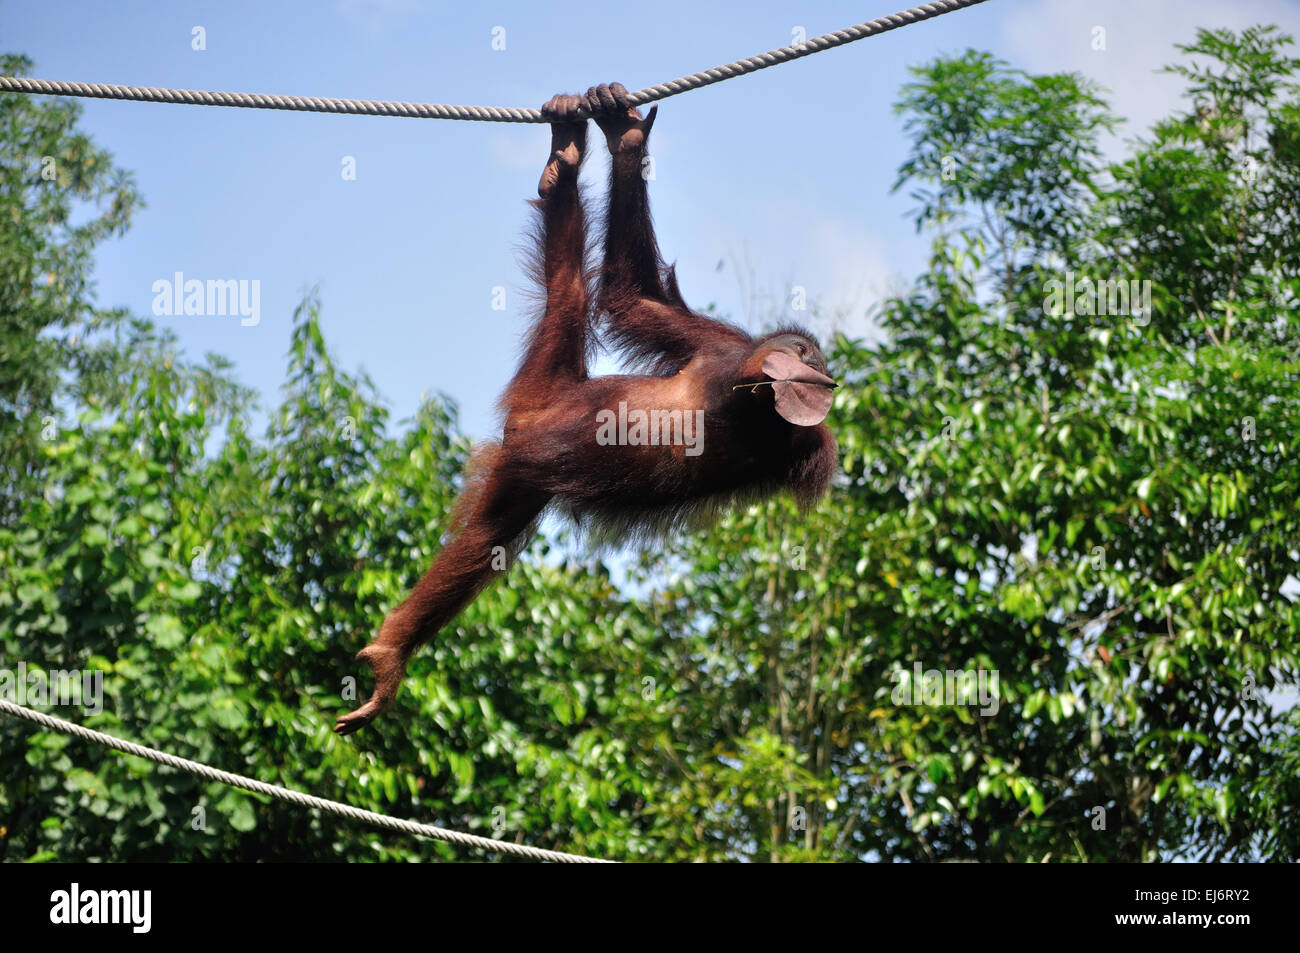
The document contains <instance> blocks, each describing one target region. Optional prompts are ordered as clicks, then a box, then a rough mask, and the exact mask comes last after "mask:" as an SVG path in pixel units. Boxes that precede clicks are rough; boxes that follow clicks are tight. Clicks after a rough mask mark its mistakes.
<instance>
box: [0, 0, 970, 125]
mask: <svg viewBox="0 0 1300 953" xmlns="http://www.w3.org/2000/svg"><path fill="white" fill-rule="evenodd" d="M984 2H985V0H935V2H933V3H924V4H922V5H920V6H918V7H912V8H911V9H910V10H903V11H901V12H899V13H894V14H890V15H889V16H886V17H880V18H879V19H877V20H868V21H867V22H866V23H859V24H858V25H857V26H851V27H847V28H846V29H843V30H838V31H836V32H834V33H827V34H825V35H823V36H818V37H814V38H812V39H811V40H805V41H804V42H802V43H797V44H793V45H791V46H783V47H781V48H780V49H776V50H769V51H768V52H766V53H760V54H759V55H757V56H751V57H749V58H748V59H743V60H736V61H735V62H734V63H728V64H726V65H725V66H718V67H715V68H713V69H710V70H705V71H704V72H702V73H693V74H691V75H690V76H683V77H681V78H680V79H674V80H671V81H669V82H667V83H660V84H659V85H658V86H647V87H646V88H645V89H640V90H637V91H636V92H635V93H632V94H630V95H629V96H628V100H629V101H630V102H631V103H632V105H634V106H643V105H645V104H646V103H653V102H657V101H658V100H660V99H667V98H668V97H669V96H676V95H677V94H678V93H684V92H687V91H688V90H692V89H699V88H700V87H701V86H709V85H711V84H713V83H720V82H722V81H723V80H724V79H732V78H734V77H736V76H743V75H745V74H746V73H753V72H756V71H757V70H761V69H767V68H768V67H769V66H775V65H777V64H778V63H786V62H789V61H790V60H797V59H799V58H801V57H804V56H811V55H812V54H813V53H820V52H821V51H822V50H829V49H832V48H834V47H837V46H843V45H844V44H845V43H853V42H856V41H857V40H864V39H866V38H867V37H869V36H876V35H878V34H880V33H888V32H889V31H890V30H896V29H898V28H899V27H901V26H908V25H909V24H912V23H920V22H921V21H922V20H929V19H930V18H931V17H937V16H942V15H943V14H945V13H953V12H955V11H957V10H962V9H965V8H966V7H973V6H975V4H977V3H984ZM0 91H7V92H15V93H40V94H44V95H51V96H83V97H88V98H92V99H129V100H133V101H136V102H150V103H183V104H186V105H190V106H240V107H244V108H247V109H292V110H301V111H305V112H319V113H350V114H354V115H361V116H403V117H406V118H409V119H464V120H469V121H472V122H539V123H540V122H546V119H544V118H543V117H542V113H541V110H539V109H516V108H513V107H510V106H449V105H445V104H442V103H402V102H392V101H389V100H372V99H324V98H320V97H317V96H279V95H276V94H273V93H223V92H210V91H208V90H201V89H169V88H166V87H162V88H158V87H154V86H114V85H111V84H108V83H76V82H68V81H63V80H48V79H29V78H27V77H24V76H0ZM580 115H582V116H586V115H587V112H586V110H585V108H584V109H582V110H580Z"/></svg>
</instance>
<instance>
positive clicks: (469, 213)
mask: <svg viewBox="0 0 1300 953" xmlns="http://www.w3.org/2000/svg"><path fill="white" fill-rule="evenodd" d="M911 2H912V0H867V2H862V0H858V2H823V3H811V4H799V5H794V4H790V3H788V2H780V3H778V2H770V0H759V2H756V3H748V4H743V5H741V4H736V5H715V4H706V3H700V2H677V0H661V2H658V3H656V4H653V5H651V6H645V5H636V6H633V5H630V4H601V5H596V4H588V3H574V4H571V5H565V6H560V5H555V4H546V5H541V4H516V3H484V4H465V3H435V2H424V0H334V2H328V3H275V4H268V3H253V2H242V0H241V2H227V3H187V2H172V3H164V2H149V3H146V2H122V3H112V4H105V3H98V2H63V0H46V2H42V3H19V2H13V0H0V46H2V47H3V48H4V49H5V50H7V51H11V52H21V53H25V54H27V55H28V56H30V57H31V58H32V59H33V60H34V61H35V70H34V75H35V76H38V77H43V78H50V79H72V80H83V81H89V82H106V83H123V84H130V85H143V86H178V87H191V88H200V89H220V90H239V91H250V92H273V93H293V94H301V95H320V96H336V97H346V98H364V99H394V100H415V101H424V102H450V103H471V104H480V105H508V106H537V105H540V104H541V102H542V101H543V100H545V99H546V98H547V97H549V96H550V95H551V94H552V93H554V92H557V91H562V90H563V91H579V90H583V89H585V88H586V87H587V86H589V85H591V84H593V83H597V82H608V81H614V80H617V81H620V82H623V83H624V84H626V85H627V86H628V87H629V88H632V89H636V88H640V87H643V86H648V85H651V84H653V83H657V82H662V81H664V80H668V79H672V78H675V77H677V76H680V75H683V74H687V73H692V72H695V71H697V70H701V69H705V68H707V67H711V66H715V65H718V64H720V63H723V62H727V61H730V60H733V59H737V58H740V57H743V56H749V55H752V54H754V53H757V52H761V51H764V50H768V49H771V48H773V47H777V46H782V45H785V44H786V43H789V42H791V39H792V31H793V30H794V29H795V28H796V27H802V28H804V29H805V30H806V32H807V34H808V35H809V36H812V35H816V34H819V33H824V32H828V31H831V30H834V29H838V28H840V27H843V26H847V25H850V24H854V23H858V22H861V21H862V20H865V19H869V18H871V17H876V16H881V15H884V14H887V13H891V12H894V11H896V10H898V9H902V8H903V7H905V6H907V5H908V4H909V3H911ZM1256 22H1276V23H1279V24H1281V25H1282V26H1283V27H1284V28H1286V29H1287V30H1288V32H1291V33H1293V34H1295V35H1300V4H1297V3H1295V2H1292V0H1235V2H1232V3H1223V2H1217V0H1143V2H1141V3H1138V4H1135V3H1132V2H1131V0H1125V2H1119V0H1099V2H1087V3H1085V2H1082V0H1038V2H1030V0H991V2H989V3H987V4H984V5H981V6H978V7H975V8H973V9H971V10H966V11H962V12H958V13H954V14H950V15H948V16H945V17H941V18H939V19H936V20H931V21H929V22H926V23H923V24H918V25H913V26H910V27H906V28H904V29H902V30H898V31H895V32H893V33H890V34H887V35H885V36H882V37H875V38H872V39H868V40H864V41H862V42H860V43H855V44H852V45H850V46H848V47H845V48H842V49H838V50H833V51H830V52H826V53H821V54H818V55H815V56H812V57H809V58H806V59H803V60H800V61H798V62H795V63H791V64H786V65H784V66H779V67H775V68H772V69H769V70H765V71H762V72H760V73H757V74H753V75H750V76H746V77H742V78H740V79H736V80H732V81H729V82H726V83H722V84H718V85H714V86H711V87H709V88H707V89H704V90H698V91H696V92H692V93H688V94H685V95H682V96H678V97H674V98H672V99H670V100H668V101H666V102H665V103H663V104H662V105H661V107H660V115H659V121H658V123H657V124H656V126H655V132H654V137H653V140H652V147H653V148H652V151H653V152H654V154H655V157H656V179H655V181H654V182H652V183H651V189H652V192H651V195H652V203H653V206H654V211H655V217H656V222H657V225H658V227H659V237H660V244H661V246H662V248H663V250H664V254H665V256H666V257H667V258H668V259H669V260H676V261H677V263H678V271H679V275H680V277H681V282H682V288H683V292H684V293H685V295H686V298H687V300H688V301H690V302H691V303H692V304H693V305H695V306H697V307H704V306H706V305H708V304H710V303H715V304H716V305H717V307H718V308H719V310H720V311H721V312H722V313H724V314H726V315H728V316H730V317H731V318H732V319H733V320H737V321H739V322H741V323H743V324H749V325H754V324H755V323H756V322H759V321H762V320H763V319H765V318H767V317H770V316H772V315H774V314H776V313H777V312H776V311H775V310H774V309H775V308H777V307H779V305H780V303H781V302H783V301H785V300H787V299H786V295H787V294H788V289H789V287H790V286H791V285H795V284H798V285H803V286H804V287H806V288H807V289H808V294H809V296H810V298H812V299H814V300H816V301H818V302H819V303H820V304H821V306H822V309H823V311H824V312H825V317H824V318H823V319H822V322H821V324H820V326H819V328H818V329H819V330H821V331H822V332H825V331H827V330H828V329H829V328H830V327H831V326H832V325H834V326H838V327H841V328H843V329H845V330H847V331H849V332H850V333H854V334H859V335H861V334H866V333H869V331H870V323H869V321H868V319H867V318H866V316H865V315H866V313H867V309H868V308H869V306H870V305H871V304H872V303H873V302H874V301H876V300H878V299H879V298H880V297H881V296H882V295H883V294H884V293H886V292H888V291H890V290H891V289H898V288H901V287H904V286H905V284H906V281H907V280H908V277H909V276H911V275H913V274H915V273H916V272H917V271H918V270H919V268H920V267H921V266H922V264H923V263H924V256H925V249H926V240H925V239H924V238H923V237H919V236H917V235H916V234H915V233H914V231H913V228H912V225H911V223H910V221H908V219H907V212H908V209H909V208H910V204H911V203H910V201H909V199H908V198H907V196H906V195H905V194H902V193H900V194H890V191H889V187H890V186H891V185H892V184H893V181H894V174H895V170H896V169H897V167H898V165H899V163H900V162H901V161H902V159H903V157H904V156H905V154H906V148H907V144H906V142H905V140H904V139H903V138H902V135H901V128H900V124H899V121H898V119H897V117H895V116H894V115H893V114H892V112H891V109H890V107H891V105H892V103H893V102H894V100H895V98H896V96H897V93H898V89H899V87H900V86H901V85H902V84H903V83H905V82H907V81H908V79H909V76H908V73H907V67H908V66H909V65H913V64H918V63H922V62H925V61H927V60H929V59H931V58H933V57H935V56H937V55H940V54H945V53H954V52H959V51H961V50H963V49H965V48H966V47H975V48H979V49H985V50H989V51H992V52H993V53H995V54H996V55H998V56H1000V57H1002V58H1003V59H1005V60H1007V61H1009V62H1010V63H1011V64H1012V65H1013V66H1017V67H1020V68H1024V69H1028V70H1031V71H1036V72H1045V71H1056V70H1078V71H1080V72H1083V73H1085V74H1086V75H1088V76H1090V77H1092V78H1094V79H1096V80H1098V81H1099V82H1101V83H1103V84H1104V85H1106V86H1107V87H1109V88H1110V89H1111V95H1112V99H1113V101H1114V102H1115V103H1116V105H1117V107H1118V109H1119V111H1120V112H1121V114H1123V115H1126V116H1128V117H1130V119H1131V120H1132V122H1131V124H1130V127H1129V128H1128V129H1127V130H1126V131H1125V134H1126V135H1132V134H1134V133H1136V132H1139V131H1140V130H1141V129H1142V128H1144V127H1145V126H1146V124H1147V123H1149V122H1150V121H1151V120H1152V119H1154V118H1156V117H1157V116H1159V115H1162V114H1164V113H1165V112H1166V111H1167V110H1168V109H1170V108H1172V107H1174V106H1175V105H1176V103H1177V95H1176V94H1177V89H1178V86H1177V83H1176V81H1174V80H1173V79H1171V78H1166V77H1161V76H1159V75H1158V74H1155V73H1154V72H1153V71H1154V70H1155V69H1157V68H1158V67H1159V66H1161V65H1162V64H1164V63H1166V62H1168V61H1169V60H1170V59H1171V58H1172V57H1173V56H1174V55H1175V54H1174V51H1173V43H1174V42H1178V41H1187V40H1188V39H1190V38H1191V36H1192V34H1193V30H1194V28H1195V27H1196V26H1198V25H1199V26H1229V27H1232V28H1235V29H1240V28H1241V27H1243V26H1246V25H1249V24H1251V23H1256ZM195 26H202V27H203V28H204V30H205V32H206V47H207V48H206V50H203V51H195V50H193V49H192V48H191V31H192V29H193V27H195ZM494 27H504V29H505V40H506V48H505V50H503V51H494V50H493V49H492V31H493V28H494ZM1096 27H1101V28H1103V29H1104V30H1105V31H1106V34H1105V35H1106V49H1104V50H1096V49H1094V48H1093V36H1094V30H1095V28H1096ZM81 102H82V103H83V105H84V110H85V112H84V118H83V121H82V126H83V128H84V129H85V130H86V131H87V132H88V133H89V134H90V135H91V136H92V137H93V138H94V139H95V140H96V141H97V142H98V143H99V144H100V145H102V146H104V147H106V148H108V149H109V150H110V151H111V152H112V153H113V154H114V156H115V159H116V162H117V163H118V164H119V165H120V166H122V167H124V168H126V169H130V170H132V171H133V172H134V173H135V175H136V181H137V184H138V185H139V187H140V189H141V191H142V193H143V194H144V196H145V200H146V202H147V203H148V208H146V209H145V210H143V211H142V212H140V213H139V214H138V215H137V216H136V218H135V222H134V225H133V227H132V229H131V230H130V232H128V234H127V235H126V236H125V237H123V238H121V239H118V240H114V241H111V242H108V243H106V244H105V245H104V246H103V247H102V248H101V249H100V251H99V252H98V255H97V268H96V283H97V293H98V297H99V300H100V302H101V304H103V305H105V306H119V305H120V306H125V307H128V308H130V309H131V310H133V311H135V312H136V313H139V314H149V313H150V310H151V304H152V301H153V297H154V294H153V291H152V290H151V289H152V286H153V283H154V282H155V281H157V280H158V279H161V278H170V277H171V276H172V275H173V273H175V272H177V271H181V272H183V273H184V274H185V275H186V276H187V277H197V278H200V279H225V278H236V279H241V278H242V279H258V280H259V281H260V283H261V321H260V323H259V324H258V325H257V326H256V327H242V326H240V323H239V321H238V319H237V318H219V317H205V318H194V317H190V318H185V317H170V318H168V317H164V318H159V319H157V320H159V322H160V323H165V324H167V325H168V326H171V327H173V328H175V330H176V331H177V332H178V333H179V335H180V337H181V341H182V343H183V344H184V346H185V347H186V349H187V351H188V352H189V353H190V354H192V355H195V356H197V355H200V354H202V353H203V352H205V351H209V350H211V351H218V352H220V353H223V354H225V355H227V356H228V357H230V358H232V359H233V360H234V361H235V362H236V366H237V371H238V374H239V376H240V378H241V379H242V380H243V381H244V382H245V383H247V384H249V385H252V386H253V387H255V388H257V389H258V390H259V391H260V392H261V393H262V394H263V397H264V401H265V403H266V404H267V405H274V402H275V400H276V399H277V395H278V388H279V386H280V383H281V381H282V379H283V371H284V362H285V351H286V349H287V345H288V333H289V328H290V322H291V316H292V313H293V309H294V306H295V304H296V303H297V302H298V300H299V298H300V297H301V293H302V291H303V289H304V288H306V287H308V286H310V285H313V284H316V283H320V284H321V285H322V297H323V324H324V328H325V333H326V336H327V339H328V341H329V342H330V345H331V348H332V349H333V351H334V353H335V354H336V356H338V357H339V358H340V360H341V362H342V363H343V364H344V366H346V367H349V368H358V367H363V368H365V369H366V370H367V371H369V372H370V373H371V374H372V375H373V376H374V377H375V379H376V381H377V382H378V383H379V385H380V387H381V389H382V391H383V393H384V394H385V396H386V397H387V398H388V400H389V401H390V403H391V406H392V408H393V410H394V412H395V414H396V415H397V417H398V418H401V417H404V416H406V415H409V414H410V413H411V411H412V410H413V409H414V408H415V406H416V405H417V403H418V401H419V398H420V395H421V393H422V392H425V391H431V392H432V391H442V392H444V393H446V394H448V395H450V396H451V397H453V398H455V399H456V401H457V402H458V403H459V404H460V407H461V411H462V426H463V427H464V429H465V430H466V432H468V433H469V434H470V435H471V436H473V437H476V438H483V437H488V436H491V435H492V433H493V430H494V414H493V405H494V402H495V400H496V396H497V394H498V393H499V392H500V390H501V389H502V387H503V386H504V384H505V382H506V380H507V379H508V377H509V375H510V373H511V371H512V369H513V366H514V363H515V360H516V357H517V353H518V345H519V340H520V337H521V335H522V333H523V331H524V328H525V322H526V315H527V302H526V299H525V298H524V296H523V294H522V293H521V292H523V291H524V289H525V280H524V277H523V273H522V271H521V269H520V267H519V255H518V250H519V247H520V243H521V241H522V236H523V229H524V226H525V224H526V222H527V213H528V209H527V207H526V206H525V204H524V202H525V200H526V199H528V198H529V197H531V196H533V195H534V194H535V188H536V181H537V175H538V172H539V171H540V169H541V166H542V164H543V162H544V160H545V157H546V152H547V143H548V133H547V131H546V129H545V127H542V126H516V125H500V124H484V123H462V122H443V121H425V120H407V119H379V118H368V117H350V116H328V115H316V114H306V113H289V112H273V111H263V110H246V109H215V108H201V107H187V106H170V105H154V104H136V103H124V102H108V101H95V100H82V101H81ZM593 144H594V145H598V144H599V139H595V140H593ZM1111 146H1112V148H1113V149H1114V150H1116V152H1118V151H1119V150H1120V149H1122V143H1120V142H1119V141H1116V142H1115V143H1112V144H1111ZM345 156H353V157H355V159H356V170H357V178H356V180H355V181H345V180H344V179H343V178H342V176H341V175H340V170H341V168H342V163H343V158H344V157H345ZM601 159H603V156H599V155H598V154H596V153H594V152H593V160H594V161H591V162H590V163H589V165H588V168H587V171H586V175H587V181H588V183H589V185H590V186H591V187H592V188H593V191H594V192H596V193H597V194H598V193H599V191H600V189H601V188H603V170H604V166H603V163H602V162H601V161H600V160H601ZM498 286H504V287H505V288H506V289H507V294H506V303H507V307H506V309H505V310H504V311H497V310H493V309H492V307H491V303H492V295H493V289H494V288H495V287H498Z"/></svg>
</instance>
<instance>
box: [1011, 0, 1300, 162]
mask: <svg viewBox="0 0 1300 953" xmlns="http://www.w3.org/2000/svg"><path fill="white" fill-rule="evenodd" d="M1002 10H1003V30H1002V43H1000V44H999V45H998V49H999V51H1000V53H1001V55H1002V56H1003V58H1004V59H1007V60H1008V61H1009V62H1011V63H1013V64H1014V65H1016V66H1019V67H1021V68H1023V69H1026V70H1028V71H1030V72H1035V73H1045V72H1051V73H1059V72H1079V73H1082V74H1083V75H1084V76H1087V77H1088V78H1090V79H1093V80H1096V81H1097V82H1099V83H1101V84H1102V85H1103V86H1105V87H1107V89H1108V93H1107V99H1108V100H1109V101H1110V102H1111V104H1112V106H1113V108H1114V110H1115V112H1117V113H1118V114H1119V115H1121V116H1123V117H1124V118H1125V119H1127V120H1128V122H1126V123H1125V124H1124V125H1123V126H1121V127H1120V130H1119V135H1120V137H1121V138H1135V137H1137V136H1139V135H1145V134H1146V133H1147V130H1148V129H1149V128H1150V127H1151V125H1152V123H1154V122H1155V121H1156V120H1157V119H1162V118H1165V117H1166V116H1169V115H1171V114H1173V113H1175V112H1177V111H1178V110H1179V109H1186V108H1187V107H1186V104H1185V102H1184V101H1183V100H1182V99H1181V93H1182V90H1183V87H1184V84H1183V80H1182V78H1181V77H1179V76H1174V75H1170V74H1166V73H1162V72H1159V70H1160V68H1161V67H1163V66H1166V65H1168V64H1169V63H1172V62H1176V61H1177V60H1178V59H1180V58H1183V54H1182V53H1180V52H1179V51H1178V50H1176V49H1174V44H1175V43H1189V42H1191V41H1192V40H1194V39H1195V37H1196V29H1197V28H1198V27H1205V28H1209V29H1220V28H1225V27H1226V28H1227V29H1230V30H1234V31H1238V32H1239V31H1241V30H1242V29H1243V28H1245V27H1248V26H1254V25H1257V24H1268V23H1276V24H1277V25H1278V26H1280V27H1281V28H1282V30H1283V32H1285V33H1289V34H1291V35H1292V36H1300V6H1296V5H1293V4H1280V3H1278V2H1277V0H1233V2H1231V3H1225V2H1222V0H1140V2H1134V0H1091V2H1089V3H1086V4H1083V3H1077V2H1073V0H1070V2H1066V0H1053V2H1046V3H1044V2H1041V0H1036V2H1033V3H1020V4H1017V5H1014V6H1006V7H1003V8H1002ZM1098 28H1100V29H1102V30H1104V31H1105V33H1104V38H1105V49H1104V50H1095V49H1093V42H1094V36H1095V33H1094V31H1095V30H1096V29H1098ZM1293 49H1294V48H1293ZM1291 55H1295V54H1294V51H1293V52H1292V54H1291ZM1107 146H1108V149H1107V151H1108V153H1110V154H1111V156H1112V157H1118V155H1120V154H1121V153H1122V152H1123V151H1124V150H1123V149H1122V145H1121V143H1120V142H1119V141H1114V142H1110V143H1107Z"/></svg>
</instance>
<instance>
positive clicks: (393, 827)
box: [0, 698, 613, 864]
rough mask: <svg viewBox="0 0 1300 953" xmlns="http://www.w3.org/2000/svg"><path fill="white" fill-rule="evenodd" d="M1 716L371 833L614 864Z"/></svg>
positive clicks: (49, 720)
mask: <svg viewBox="0 0 1300 953" xmlns="http://www.w3.org/2000/svg"><path fill="white" fill-rule="evenodd" d="M0 713H3V714H6V715H13V716H14V717H15V718H23V719H26V720H27V721H30V722H34V723H36V724H38V725H41V726H42V727H44V728H48V729H50V730H51V731H59V732H62V733H63V734H65V735H72V736H73V737H75V738H81V739H83V740H85V741H92V742H94V743H95V744H98V745H103V746H104V747H106V748H112V749H114V750H116V751H121V752H124V753H125V754H131V755H135V756H136V757H137V758H146V759H148V760H149V761H154V762H157V763H158V764H165V765H167V766H168V767H169V768H179V769H180V770H182V771H186V772H188V773H189V774H193V775H196V776H198V777H200V778H205V779H207V780H209V781H219V782H221V783H222V784H228V785H230V786H231V787H236V788H243V789H244V790H245V791H253V792H255V793H257V794H265V795H267V796H269V797H275V798H279V799H280V800H282V801H288V802H289V803H290V804H297V805H298V806H299V807H310V808H315V809H316V810H320V811H325V812H326V813H327V814H337V815H338V816H339V817H346V818H350V819H351V820H354V821H361V822H362V823H365V824H373V825H374V826H376V827H383V828H386V829H388V830H390V831H400V832H401V833H403V834H414V835H415V836H416V837H431V838H433V839H434V840H441V841H447V842H449V843H452V844H459V845H460V846H462V847H475V848H478V849H480V850H497V851H501V852H502V853H504V854H518V855H519V856H521V857H531V858H532V859H533V860H553V861H556V862H558V863H562V864H607V863H613V861H607V860H597V859H595V858H593V857H582V856H579V855H578V854H563V853H560V852H559V851H554V850H542V849H541V848H538V847H529V846H528V845H526V844H511V843H508V842H506V841H499V840H493V839H492V838H490V837H478V836H476V835H474V834H463V833H461V832H460V831H449V830H446V829H445V828H442V827H434V826H433V825H432V824H417V823H416V822H415V821H406V820H402V819H400V818H396V817H388V816H386V815H384V814H376V813H375V812H374V811H363V810H361V809H360V808H356V807H352V806H351V805H350V804H340V803H338V802H337V801H327V800H325V799H324V798H319V797H313V796H312V795H310V794H303V793H302V792H301V791H291V790H289V789H288V788H282V787H280V786H278V785H275V784H267V783H266V782H265V781H256V780H254V779H253V778H246V777H244V776H243V775H240V774H231V773H230V772H228V771H218V770H217V769H216V768H210V767H208V766H207V765H206V764H199V762H197V761H188V760H186V759H185V758H178V757H176V756H175V755H172V754H167V753H166V752H165V751H157V750H155V749H153V748H146V747H145V746H144V745H137V744H133V743H131V742H130V741H122V740H120V739H118V738H114V737H113V736H112V735H106V734H103V733H102V732H99V731H92V730H91V729H89V728H83V727H82V726H81V725H74V724H73V723H72V722H70V721H64V720H63V719H61V718H55V717H53V716H51V715H46V714H44V713H42V712H39V711H32V710H31V709H30V708H24V707H23V706H22V705H16V704H14V703H13V702H11V701H6V700H5V699H3V698H0Z"/></svg>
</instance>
